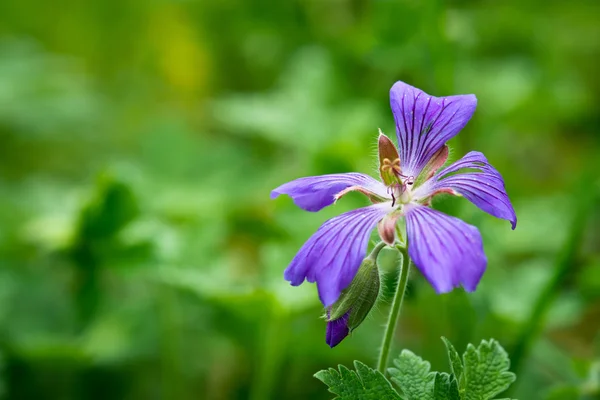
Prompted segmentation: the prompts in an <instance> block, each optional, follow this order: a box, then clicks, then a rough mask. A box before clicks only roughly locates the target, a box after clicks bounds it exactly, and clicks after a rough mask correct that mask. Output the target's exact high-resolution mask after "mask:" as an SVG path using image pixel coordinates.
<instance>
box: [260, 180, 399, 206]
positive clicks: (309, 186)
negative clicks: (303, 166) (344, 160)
mask: <svg viewBox="0 0 600 400" xmlns="http://www.w3.org/2000/svg"><path fill="white" fill-rule="evenodd" d="M353 186H357V187H359V188H362V189H364V190H365V191H366V192H371V193H374V194H375V195H377V196H379V197H382V198H386V199H387V198H389V195H388V194H387V191H386V187H385V185H383V184H382V183H381V182H379V181H378V180H376V179H374V178H372V177H370V176H368V175H365V174H359V173H356V172H351V173H346V174H331V175H320V176H308V177H304V178H299V179H296V180H293V181H291V182H288V183H284V184H283V185H281V186H279V187H278V188H276V189H274V190H273V191H271V198H272V199H275V198H277V197H278V196H279V195H281V194H287V195H288V196H290V197H291V198H292V199H293V200H294V203H295V204H296V205H297V206H298V207H300V208H302V209H303V210H306V211H319V210H321V209H322V208H324V207H327V206H329V205H331V204H333V203H334V202H335V200H336V197H335V196H336V195H337V194H338V193H340V192H342V191H343V190H344V189H348V188H351V187H353Z"/></svg>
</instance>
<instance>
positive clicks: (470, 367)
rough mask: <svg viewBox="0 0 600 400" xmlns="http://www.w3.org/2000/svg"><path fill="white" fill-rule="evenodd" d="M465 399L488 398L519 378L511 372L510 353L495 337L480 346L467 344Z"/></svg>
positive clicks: (465, 355)
mask: <svg viewBox="0 0 600 400" xmlns="http://www.w3.org/2000/svg"><path fill="white" fill-rule="evenodd" d="M463 361H464V386H463V387H461V390H464V392H465V395H464V397H463V398H464V399H465V400H487V399H491V398H493V397H494V396H495V395H497V394H499V393H502V392H503V391H505V390H506V389H507V388H508V387H509V386H510V384H511V383H513V382H514V381H515V380H516V379H517V378H516V376H515V374H513V373H512V372H509V371H508V369H509V367H510V361H509V359H508V354H507V353H506V351H505V350H504V349H503V348H502V346H500V344H499V343H498V342H497V341H495V340H494V339H492V340H490V341H485V340H484V341H482V342H481V344H480V345H479V347H477V348H475V346H473V345H472V344H469V345H468V346H467V351H466V352H465V353H464V354H463Z"/></svg>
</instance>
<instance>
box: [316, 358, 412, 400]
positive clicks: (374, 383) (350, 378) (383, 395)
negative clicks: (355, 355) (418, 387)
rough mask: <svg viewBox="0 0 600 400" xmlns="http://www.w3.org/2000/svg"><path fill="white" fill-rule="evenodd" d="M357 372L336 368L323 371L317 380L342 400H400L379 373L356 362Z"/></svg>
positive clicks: (319, 373)
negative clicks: (337, 369)
mask: <svg viewBox="0 0 600 400" xmlns="http://www.w3.org/2000/svg"><path fill="white" fill-rule="evenodd" d="M354 368H356V371H352V370H349V369H348V368H346V367H344V366H343V365H340V366H339V372H338V371H336V370H335V369H334V368H329V369H328V370H322V371H319V372H317V373H316V374H315V378H317V379H319V380H320V381H321V382H323V383H324V384H326V385H327V386H328V387H329V391H330V392H331V393H333V394H336V395H337V396H338V397H336V398H335V399H340V400H400V399H401V398H400V396H399V395H398V393H397V392H396V391H395V390H394V389H393V388H392V385H391V384H390V382H389V381H388V380H387V379H386V378H385V377H384V376H383V375H382V374H381V373H380V372H379V371H376V370H374V369H372V368H369V367H367V366H366V365H365V364H363V363H361V362H360V361H354Z"/></svg>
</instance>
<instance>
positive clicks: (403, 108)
mask: <svg viewBox="0 0 600 400" xmlns="http://www.w3.org/2000/svg"><path fill="white" fill-rule="evenodd" d="M390 103H391V107H392V113H393V114H394V119H395V120H396V134H397V135H398V146H399V148H400V161H401V163H402V173H403V174H404V175H407V176H414V177H417V176H418V175H419V173H420V172H421V170H422V169H423V167H424V166H425V165H426V164H427V162H428V161H429V160H430V159H431V157H433V155H434V154H435V153H436V152H437V151H438V150H439V149H440V148H441V147H442V146H443V145H444V144H445V143H446V142H447V141H448V140H450V139H451V138H453V137H454V136H456V134H457V133H458V132H459V131H460V130H461V129H462V128H464V126H465V125H466V124H467V122H468V121H469V120H470V119H471V116H472V115H473V113H474V112H475V107H477V99H476V98H475V95H472V94H468V95H459V96H448V97H434V96H430V95H428V94H427V93H425V92H423V91H422V90H419V89H417V88H415V87H412V86H410V85H407V84H406V83H404V82H396V83H395V84H394V86H392V89H391V90H390Z"/></svg>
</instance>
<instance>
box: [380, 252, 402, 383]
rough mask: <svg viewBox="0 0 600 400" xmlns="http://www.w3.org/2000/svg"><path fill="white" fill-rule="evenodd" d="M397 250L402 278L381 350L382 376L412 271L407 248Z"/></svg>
mask: <svg viewBox="0 0 600 400" xmlns="http://www.w3.org/2000/svg"><path fill="white" fill-rule="evenodd" d="M397 248H398V250H400V253H401V254H402V265H401V267H400V273H399V275H400V276H399V277H398V285H397V286H396V293H395V294H394V300H393V301H392V308H391V309H390V314H389V316H388V321H387V324H386V326H385V333H384V335H383V341H382V343H381V349H380V350H379V360H378V361H377V370H378V371H379V372H381V373H382V374H385V368H386V367H387V365H388V359H389V355H390V347H391V345H392V340H393V338H394V333H395V331H396V325H397V324H398V317H399V316H400V309H401V308H402V301H403V299H404V292H406V283H407V282H408V273H409V270H410V258H409V257H408V251H407V250H406V248H405V247H400V246H397Z"/></svg>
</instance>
